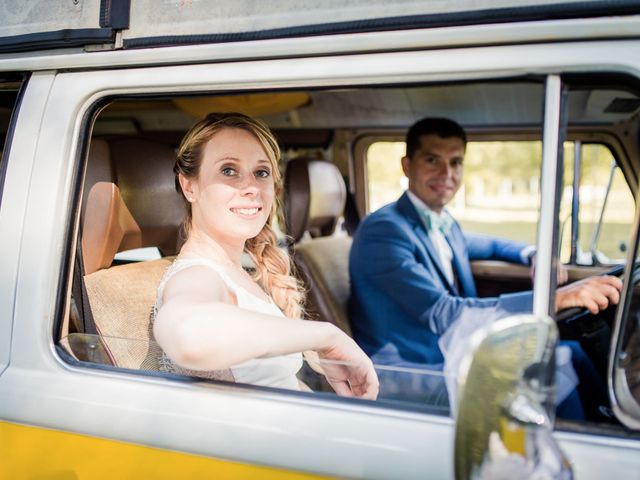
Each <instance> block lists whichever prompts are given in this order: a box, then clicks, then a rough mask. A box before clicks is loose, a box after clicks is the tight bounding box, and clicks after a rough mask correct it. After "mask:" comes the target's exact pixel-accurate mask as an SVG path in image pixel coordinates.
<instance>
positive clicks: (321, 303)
mask: <svg viewBox="0 0 640 480" xmlns="http://www.w3.org/2000/svg"><path fill="white" fill-rule="evenodd" d="M350 248H351V238H350V237H347V236H334V237H321V238H314V239H313V240H309V241H307V242H303V243H299V244H297V245H296V246H295V249H294V258H295V261H296V266H297V267H298V270H299V271H300V273H301V274H302V275H303V276H304V277H305V280H306V283H307V285H308V286H309V292H308V304H309V305H308V306H307V310H308V313H309V314H310V316H311V318H314V319H318V320H323V321H326V322H330V323H333V324H334V325H336V326H338V327H339V328H340V329H342V330H343V331H344V332H345V333H347V334H348V335H351V325H350V324H349V315H348V302H349V295H350V288H351V287H350V282H349V250H350Z"/></svg>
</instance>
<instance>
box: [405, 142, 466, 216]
mask: <svg viewBox="0 0 640 480" xmlns="http://www.w3.org/2000/svg"><path fill="white" fill-rule="evenodd" d="M463 160H464V143H463V142H462V139H460V138H457V137H449V138H442V137H440V136H438V135H435V134H429V135H423V136H421V137H420V148H418V149H417V150H416V152H415V153H414V154H413V157H412V158H409V157H403V158H402V170H403V171H404V174H405V175H406V176H407V178H408V179H409V190H410V191H411V192H412V193H414V194H415V195H417V196H418V198H420V199H421V200H422V201H423V202H424V203H426V204H427V206H428V207H429V208H430V209H431V210H433V211H434V212H436V213H440V212H441V211H442V208H443V207H444V206H445V205H446V204H447V203H448V202H449V201H450V200H451V199H452V198H453V196H454V195H455V194H456V192H457V191H458V189H459V188H460V184H461V182H462V162H463Z"/></svg>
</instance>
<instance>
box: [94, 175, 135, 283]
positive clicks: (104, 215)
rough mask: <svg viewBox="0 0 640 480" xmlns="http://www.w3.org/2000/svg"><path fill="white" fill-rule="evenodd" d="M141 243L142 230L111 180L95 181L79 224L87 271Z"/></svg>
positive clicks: (108, 262)
mask: <svg viewBox="0 0 640 480" xmlns="http://www.w3.org/2000/svg"><path fill="white" fill-rule="evenodd" d="M141 246H142V232H141V231H140V227H139V226H138V224H137V223H136V221H135V220H134V219H133V217H132V216H131V212H129V209H128V208H127V206H126V205H125V204H124V202H123V201H122V197H121V196H120V190H119V189H118V187H117V186H116V185H115V184H113V183H111V182H98V183H96V184H95V185H93V187H92V188H91V191H90V192H89V195H87V204H86V209H85V215H84V224H83V226H82V258H83V260H84V271H85V274H86V275H89V274H90V273H93V272H95V271H97V270H100V269H103V268H108V267H109V266H111V263H112V262H113V257H114V256H115V254H116V253H117V252H119V251H121V250H130V249H132V248H140V247H141Z"/></svg>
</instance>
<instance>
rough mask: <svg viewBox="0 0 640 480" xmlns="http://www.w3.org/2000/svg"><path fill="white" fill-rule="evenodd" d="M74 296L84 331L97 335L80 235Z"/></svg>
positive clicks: (75, 265)
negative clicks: (85, 275)
mask: <svg viewBox="0 0 640 480" xmlns="http://www.w3.org/2000/svg"><path fill="white" fill-rule="evenodd" d="M71 290H72V293H73V298H74V299H75V302H76V308H77V309H78V313H79V314H80V318H81V320H82V329H83V331H82V332H79V333H85V334H91V335H97V334H98V330H97V329H96V324H95V322H94V320H93V314H92V313H91V304H90V303H89V296H88V295H87V288H86V286H85V284H84V261H83V260H82V238H80V235H78V241H77V245H76V260H75V264H74V267H73V287H72V289H71Z"/></svg>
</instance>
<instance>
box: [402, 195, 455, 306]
mask: <svg viewBox="0 0 640 480" xmlns="http://www.w3.org/2000/svg"><path fill="white" fill-rule="evenodd" d="M397 204H398V210H399V211H400V213H402V214H403V215H404V216H405V217H406V218H407V220H408V221H409V223H410V224H411V226H412V227H413V231H414V232H415V234H416V236H417V237H418V240H420V242H422V245H423V246H424V247H425V250H426V251H427V255H428V256H429V258H430V259H431V261H432V262H433V264H434V265H435V266H436V270H437V271H438V275H440V279H441V281H442V283H443V284H444V285H446V286H447V287H448V288H449V290H450V291H451V293H453V294H454V295H458V294H459V293H458V290H457V288H456V287H455V285H451V284H450V283H449V280H447V276H446V275H445V273H444V267H443V266H442V262H441V260H440V255H439V254H438V250H437V249H436V246H435V245H434V244H433V242H432V241H431V237H429V234H428V233H427V230H426V229H425V227H424V223H423V222H422V219H421V218H420V215H419V214H418V212H417V210H416V208H415V207H414V206H413V203H412V202H411V199H410V198H409V196H408V195H407V194H406V193H404V194H403V195H402V196H401V197H400V198H399V199H398V203H397ZM453 257H454V259H455V257H456V253H455V251H454V255H453Z"/></svg>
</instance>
